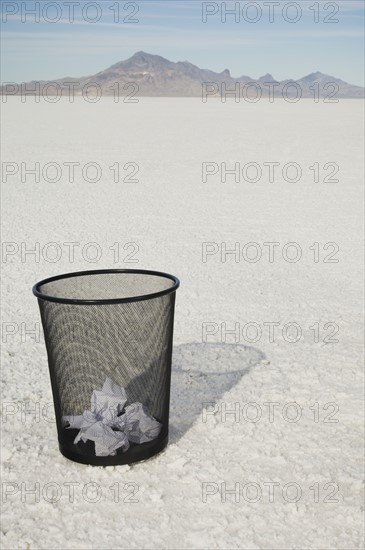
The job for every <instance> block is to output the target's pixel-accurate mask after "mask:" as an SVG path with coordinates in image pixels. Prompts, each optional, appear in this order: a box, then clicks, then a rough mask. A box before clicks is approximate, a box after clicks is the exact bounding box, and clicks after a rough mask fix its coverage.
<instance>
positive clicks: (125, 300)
mask: <svg viewBox="0 0 365 550" xmlns="http://www.w3.org/2000/svg"><path fill="white" fill-rule="evenodd" d="M108 273H121V274H122V273H129V274H132V273H133V274H140V275H154V276H156V277H164V278H166V279H170V280H171V281H173V282H174V284H173V285H172V286H171V287H169V288H166V289H165V290H161V291H159V292H153V293H150V294H142V295H139V296H130V297H125V298H108V299H94V300H82V299H79V298H60V297H57V296H49V295H47V294H44V293H43V292H41V291H40V290H39V288H40V287H41V286H42V285H45V284H47V283H51V282H53V281H59V280H62V279H70V278H72V277H82V276H84V275H105V274H108ZM179 286H180V280H179V279H178V278H177V277H175V275H170V274H169V273H164V272H163V271H151V270H148V269H95V270H91V271H74V272H72V273H63V274H62V275H55V276H53V277H48V278H47V279H42V280H41V281H38V283H36V284H35V285H34V286H33V287H32V292H33V294H34V296H36V297H37V298H38V299H40V300H45V301H47V302H56V303H59V304H74V305H98V304H100V305H102V304H125V303H129V302H141V301H144V300H152V299H153V298H160V297H161V296H166V295H167V294H171V293H172V292H175V291H176V290H177V289H178V288H179Z"/></svg>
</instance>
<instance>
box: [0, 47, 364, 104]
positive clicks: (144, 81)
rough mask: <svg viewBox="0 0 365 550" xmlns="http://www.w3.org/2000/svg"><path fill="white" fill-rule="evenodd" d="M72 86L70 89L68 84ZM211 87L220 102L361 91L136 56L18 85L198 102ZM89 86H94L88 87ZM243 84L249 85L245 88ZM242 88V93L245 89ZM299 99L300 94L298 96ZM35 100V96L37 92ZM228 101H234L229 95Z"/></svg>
mask: <svg viewBox="0 0 365 550" xmlns="http://www.w3.org/2000/svg"><path fill="white" fill-rule="evenodd" d="M70 83H72V85H71V84H70ZM207 83H210V87H209V90H210V92H211V96H212V97H213V96H214V97H220V95H221V92H222V90H225V89H226V90H227V91H229V90H235V89H237V90H238V91H239V93H240V97H255V96H256V95H257V93H259V94H262V96H263V97H268V96H269V94H270V89H271V94H272V93H273V91H274V94H275V96H274V97H275V98H277V97H282V94H285V95H286V96H287V97H293V98H294V97H296V96H297V95H298V94H299V97H310V98H313V97H328V98H330V97H331V96H332V95H333V97H335V98H362V97H364V88H361V87H359V86H353V85H351V84H348V83H347V82H344V81H343V80H340V79H338V78H335V77H332V76H329V75H325V74H323V73H320V72H316V73H311V74H310V75H307V76H305V77H303V78H301V79H300V80H297V81H294V80H283V81H281V82H280V81H276V80H275V79H274V78H273V76H272V75H271V74H266V75H264V76H262V77H261V78H259V79H257V80H255V79H253V78H250V77H249V76H241V77H238V78H235V77H232V76H231V74H230V72H229V70H228V69H225V70H224V71H222V72H221V73H216V72H214V71H210V70H208V69H200V68H199V67H197V66H196V65H193V64H192V63H190V62H189V61H178V62H177V63H174V62H173V61H169V60H168V59H165V58H164V57H161V56H159V55H151V54H148V53H145V52H137V53H135V54H134V55H133V56H132V57H130V58H129V59H126V60H125V61H119V62H118V63H115V65H112V66H111V67H109V68H108V69H105V70H104V71H101V72H99V73H96V74H95V75H92V76H87V77H81V78H74V77H72V78H61V79H58V80H54V81H39V83H36V81H32V82H28V83H25V84H24V83H23V86H26V87H27V88H29V89H30V88H31V86H33V88H34V87H35V86H36V84H38V87H39V88H38V89H39V93H40V95H42V94H43V95H55V94H56V93H57V91H56V90H58V93H60V91H62V94H63V95H69V93H70V89H72V88H73V89H74V93H75V94H76V95H81V94H82V93H85V87H87V85H89V87H88V88H87V90H88V93H89V94H90V96H91V95H92V94H93V93H94V95H95V94H96V89H98V90H99V94H100V90H101V93H102V95H111V96H112V95H120V96H126V95H129V96H131V97H133V96H135V97H138V96H151V97H165V96H173V97H174V96H175V97H179V96H180V97H195V96H198V97H201V96H202V88H203V86H204V87H206V85H207ZM93 84H95V85H96V87H95V86H92V85H93ZM248 84H250V85H249V86H248ZM17 86H18V88H16V87H13V88H10V87H9V86H8V87H6V86H5V85H3V86H2V87H1V88H0V93H1V94H2V95H16V94H20V93H22V88H21V85H17ZM244 88H245V89H244ZM300 94H301V95H300ZM37 95H38V92H37ZM227 97H233V95H232V94H230V95H227Z"/></svg>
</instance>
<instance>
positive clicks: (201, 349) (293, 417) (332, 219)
mask: <svg viewBox="0 0 365 550" xmlns="http://www.w3.org/2000/svg"><path fill="white" fill-rule="evenodd" d="M2 107H3V125H2V132H3V134H4V135H7V141H6V142H5V144H4V145H3V162H7V163H10V162H12V163H17V166H18V171H17V173H15V174H14V175H9V177H8V178H7V180H6V181H5V180H4V181H3V183H2V198H3V203H2V204H3V206H2V208H3V234H2V238H3V241H4V242H5V243H7V244H5V245H4V246H5V248H4V249H3V258H2V260H3V262H2V268H3V283H2V291H3V305H2V322H3V325H2V326H3V341H4V343H3V371H2V386H3V398H4V402H5V408H4V410H3V420H2V432H3V443H2V445H3V451H2V459H3V474H2V478H3V483H5V485H3V491H4V496H3V500H5V502H4V503H3V507H4V512H3V527H2V529H3V535H2V537H3V547H4V548H7V549H10V548H11V549H13V548H31V549H33V548H34V549H36V548H37V549H38V548H39V549H58V548H67V549H78V548H82V549H98V548H135V549H161V548H163V549H177V548H179V549H203V548H204V549H206V548H216V549H238V548H239V549H258V548H260V549H303V548H305V549H316V550H317V549H326V550H327V549H330V548H331V549H332V548H338V549H341V550H344V549H353V548H361V547H362V535H363V527H362V508H361V506H362V492H361V491H362V489H361V487H362V426H363V408H362V384H363V381H362V377H361V369H362V361H361V356H362V326H361V322H362V276H363V273H362V247H361V242H362V200H363V181H362V174H363V170H362V160H361V159H362V156H361V153H362V149H363V142H362V122H361V119H362V114H363V113H362V110H363V107H362V103H361V102H360V101H345V100H342V101H340V102H339V103H337V104H323V103H318V104H316V103H314V102H313V101H311V100H302V101H299V102H298V103H295V104H290V103H287V102H285V101H275V102H274V103H269V102H268V101H266V100H265V101H259V102H258V103H256V104H248V103H245V102H241V103H235V102H233V101H227V103H221V102H219V101H213V100H212V101H208V102H207V103H206V104H203V103H202V102H201V101H200V100H199V99H141V100H140V101H139V102H138V103H135V104H133V103H132V104H127V103H123V102H120V103H114V101H113V99H112V98H102V99H101V100H100V101H99V102H97V103H94V104H91V103H88V102H86V101H85V100H83V99H82V98H78V99H77V100H76V101H75V103H73V104H71V103H69V101H68V99H63V100H62V101H60V102H58V103H55V104H51V103H47V102H46V101H44V100H41V101H40V103H35V102H34V100H33V99H31V98H28V99H27V101H26V102H25V103H21V101H20V99H19V98H9V100H8V101H7V102H6V103H4V104H3V106H2ZM22 162H23V163H25V164H24V168H27V169H31V168H32V167H33V168H34V163H36V162H39V163H40V170H41V171H42V170H43V169H45V165H47V163H52V162H55V163H58V164H59V166H60V167H61V172H60V174H58V176H59V179H58V181H55V182H52V181H50V179H52V177H55V174H56V172H52V166H48V169H49V172H47V171H46V172H45V175H46V177H44V175H43V176H42V175H41V176H40V181H39V182H36V181H35V179H34V176H32V175H29V174H28V175H27V174H23V180H24V181H22V174H21V172H22V170H21V166H20V163H22ZM70 162H76V163H79V166H76V165H75V177H74V181H69V180H70V178H69V174H68V169H67V165H65V164H64V163H70ZM89 162H94V163H98V164H99V165H100V169H101V171H102V175H101V177H100V180H99V181H97V182H90V181H85V180H84V179H83V178H82V171H81V168H84V167H85V165H86V164H87V163H89ZM207 162H208V163H212V164H210V166H209V169H210V170H213V171H215V170H217V169H219V170H220V164H221V163H223V162H226V163H227V168H232V167H233V165H234V163H240V166H239V168H240V169H244V170H245V169H246V168H247V167H246V168H245V165H246V164H247V163H250V162H255V163H257V164H258V165H259V166H260V167H261V168H263V173H262V177H261V179H260V180H259V181H257V182H253V181H247V179H251V180H253V178H254V172H249V175H248V177H246V176H247V174H246V175H245V178H244V177H243V176H242V174H241V175H239V176H238V178H237V179H238V180H239V181H235V177H234V176H232V175H227V178H226V181H225V182H224V181H222V178H221V174H220V173H217V174H215V175H213V176H209V177H207V181H205V182H204V181H202V165H203V163H207ZM268 162H277V163H280V166H279V168H278V170H279V173H278V174H277V173H276V175H275V178H274V181H272V182H270V181H268V173H267V172H266V171H265V166H264V164H263V163H268ZM291 162H295V163H297V164H298V165H299V166H300V167H301V170H302V176H301V178H300V179H299V180H298V181H297V182H293V181H292V182H290V181H286V180H285V177H286V179H287V180H288V179H290V178H292V179H294V176H295V173H294V172H290V170H291V168H290V167H287V168H288V170H289V171H288V172H287V173H286V174H285V177H283V174H282V168H283V167H284V165H285V164H287V163H291ZM115 163H120V179H121V180H124V179H125V178H126V176H127V175H128V174H131V173H132V171H135V170H136V169H137V168H138V173H137V174H136V175H134V176H132V179H136V180H138V181H136V182H131V181H129V180H128V178H127V181H119V182H115V181H114V175H115V171H114V172H113V170H111V169H110V168H109V167H110V166H113V165H114V166H115ZM128 163H135V164H136V165H138V166H137V167H136V166H135V164H128ZM315 163H318V165H317V167H320V168H319V174H318V177H315V175H314V174H315V173H314V170H315V168H312V169H310V167H311V166H312V167H313V166H314V165H315ZM327 163H336V165H337V166H338V173H337V175H334V176H333V177H332V180H333V179H334V180H336V179H337V180H338V181H324V178H325V177H326V176H331V173H332V172H333V169H334V167H333V165H327V167H326V169H325V168H324V166H325V165H326V164H327ZM126 165H127V166H126ZM9 166H10V165H8V164H7V165H6V168H5V169H6V170H7V171H9V170H10V171H11V170H14V171H16V170H17V166H16V165H12V166H13V168H11V167H10V168H9ZM46 168H47V167H46ZM256 168H257V167H256ZM251 169H252V170H255V166H251ZM53 170H54V166H53ZM114 170H115V169H114ZM23 171H24V170H23ZM95 174H96V172H94V173H93V172H92V168H90V172H87V177H88V178H89V179H92V178H93V177H94V176H95ZM56 175H57V174H56ZM58 176H57V177H58ZM95 179H97V174H96V176H95ZM315 179H317V180H318V179H319V181H315ZM70 242H74V243H77V245H76V247H75V249H74V257H73V258H72V256H71V254H70V248H69V245H66V244H65V243H70ZM9 243H10V244H9ZM37 243H39V244H37ZM48 243H56V244H53V245H49V244H48ZM88 243H96V244H94V245H88ZM115 243H119V244H118V245H116V244H115ZM128 243H135V244H132V245H130V244H128ZM203 243H210V244H209V245H204V244H203ZM214 243H215V244H214ZM224 243H225V244H224ZM235 243H238V244H235ZM247 243H255V244H254V245H252V246H251V247H247V246H245V245H247ZM264 243H278V244H276V245H272V246H274V256H272V257H271V261H270V257H269V246H268V245H267V244H266V245H264ZM287 243H296V245H295V246H294V247H293V246H292V245H291V246H287ZM315 243H317V244H315ZM328 243H335V244H332V245H329V244H328ZM204 246H208V251H209V252H211V253H210V254H209V255H208V256H206V257H205V258H204V259H205V260H206V261H203V255H202V250H203V247H204ZM224 246H226V249H227V250H228V249H232V248H234V247H238V248H236V249H237V250H238V254H239V256H235V255H232V254H231V255H227V256H226V257H225V256H224V254H223V257H222V250H223V252H224ZM37 247H39V257H37V256H36V255H34V254H33V255H32V254H25V251H26V250H30V249H36V250H37ZM117 249H118V250H119V257H118V255H117V252H116V250H117ZM4 250H5V253H4ZM22 251H23V253H22ZM260 251H261V256H260ZM256 254H257V261H252V259H254V258H255V256H256ZM296 254H298V258H297V260H298V261H295V262H294V261H290V259H293V258H295V256H296ZM94 258H95V259H96V261H94V262H93V261H92V260H93V259H94ZM222 259H223V260H224V259H225V260H226V261H222ZM133 260H134V261H137V263H131V262H132V261H133ZM250 260H251V261H250ZM334 260H338V261H334ZM109 267H121V268H122V267H124V268H133V267H138V268H143V269H157V270H161V271H167V272H171V273H174V274H176V275H178V276H179V278H180V279H181V288H180V289H179V291H178V293H177V309H176V322H175V342H174V343H175V350H174V361H173V368H174V372H173V383H172V385H173V387H172V405H171V409H172V410H171V437H170V444H169V446H168V448H167V449H166V450H165V451H164V452H163V453H161V454H160V455H158V456H157V457H155V458H153V459H151V460H149V461H148V462H144V463H140V464H135V465H132V466H131V467H128V466H122V467H115V468H114V467H112V468H105V469H103V468H93V467H88V466H83V465H80V464H76V463H73V462H71V461H68V460H67V459H65V458H63V457H62V456H61V454H60V453H59V451H58V448H57V438H56V430H55V425H54V423H52V422H51V420H52V418H51V417H52V413H51V409H48V408H47V405H48V404H49V403H51V402H52V396H51V390H50V383H49V375H48V370H47V362H46V353H45V348H44V342H43V339H42V337H41V336H39V335H38V334H37V332H36V336H35V337H32V335H31V334H28V333H27V331H29V330H32V329H36V330H37V326H36V323H39V320H40V319H39V312H38V307H37V303H36V300H35V298H34V297H33V295H32V293H31V286H32V285H33V284H34V283H35V282H36V281H37V280H40V279H42V278H44V277H47V276H51V275H55V274H59V273H62V272H69V271H77V270H81V269H97V268H109ZM22 323H23V324H22ZM206 323H211V324H210V325H206ZM222 323H226V325H225V326H226V329H227V330H229V329H230V330H232V329H233V328H236V329H237V331H238V333H237V334H236V335H234V334H233V335H232V334H229V333H224V325H222ZM268 323H269V324H270V323H271V327H272V328H273V329H275V332H274V334H273V335H271V337H270V334H269V325H268ZM288 323H295V325H288ZM328 323H329V324H328ZM298 327H299V328H298ZM207 329H208V330H210V332H214V333H215V334H213V335H204V332H203V331H204V330H205V331H206V330H207ZM260 331H261V332H260ZM297 331H299V333H301V337H300V340H298V341H297V342H293V341H292V340H295V339H296V335H297V333H298V332H297ZM243 346H246V347H243ZM205 401H207V402H214V403H215V404H216V406H215V407H214V411H215V414H214V415H213V414H208V415H205V416H204V415H203V409H204V406H203V405H202V402H205ZM236 403H238V407H239V408H240V410H239V415H238V417H237V416H233V415H228V416H226V418H224V415H223V411H224V407H226V409H234V408H235V407H237V405H235V404H236ZM265 403H266V404H268V403H271V404H272V403H276V405H271V406H269V405H264V404H265ZM292 403H296V405H292ZM37 404H38V405H37ZM248 404H250V405H248ZM21 405H22V406H23V409H24V410H25V411H28V414H23V415H22V414H21V408H20V406H21ZM37 406H38V407H39V409H37ZM270 407H274V415H273V416H272V415H270V414H269V409H270ZM31 410H33V411H35V412H34V414H31V413H30V411H31ZM204 410H208V412H211V411H212V410H213V406H211V407H208V408H207V407H205V409H204ZM236 410H237V409H236ZM270 410H271V409H270ZM37 411H38V412H37ZM23 413H24V411H23ZM38 413H39V417H38V416H37V415H38ZM274 482H275V485H273V483H274ZM11 483H13V485H11ZM22 483H23V485H22ZM37 483H38V485H36V484H37ZM70 483H74V485H73V487H74V489H73V497H72V496H70V495H71V493H72V490H71V488H70V487H71V486H70ZM89 484H94V485H89ZM207 484H209V485H207ZM270 484H271V485H270ZM32 488H33V489H35V490H36V493H35V495H34V494H33V495H32V494H28V493H27V492H26V490H28V489H32ZM117 488H118V489H119V494H118V493H117ZM234 488H236V489H237V491H238V492H237V495H234V494H229V493H227V494H226V495H224V490H225V489H226V490H230V489H234ZM270 488H271V489H270ZM272 491H273V492H272ZM132 493H133V495H134V496H131V495H132ZM225 496H226V498H224V497H225ZM50 501H51V502H50ZM52 501H53V502H52ZM93 501H94V502H93ZM131 501H132V502H131Z"/></svg>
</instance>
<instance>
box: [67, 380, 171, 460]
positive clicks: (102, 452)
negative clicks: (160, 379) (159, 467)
mask: <svg viewBox="0 0 365 550" xmlns="http://www.w3.org/2000/svg"><path fill="white" fill-rule="evenodd" d="M126 403H127V394H126V391H125V389H124V388H122V387H121V386H118V384H115V383H114V382H113V381H112V380H111V379H110V378H107V379H106V380H105V382H104V385H103V389H102V390H94V391H93V393H92V395H91V406H90V410H87V411H84V413H83V414H82V415H79V416H63V417H62V421H63V424H64V425H66V424H69V426H67V428H73V429H77V430H80V431H79V433H78V434H77V436H76V437H75V439H74V443H75V444H76V443H78V442H79V441H84V442H86V441H87V440H90V441H94V442H95V454H96V456H109V455H112V456H114V455H115V454H116V452H117V449H119V448H121V450H122V452H123V453H124V452H125V451H127V450H128V449H129V442H130V441H131V442H132V443H146V442H147V441H152V440H153V439H155V438H156V437H157V436H158V435H159V433H160V431H161V428H162V425H161V423H160V422H158V420H156V419H155V418H154V417H153V416H151V415H150V414H149V413H148V411H147V409H146V408H145V407H144V405H142V403H132V404H131V405H128V406H126ZM123 411H124V412H123ZM121 413H122V414H121Z"/></svg>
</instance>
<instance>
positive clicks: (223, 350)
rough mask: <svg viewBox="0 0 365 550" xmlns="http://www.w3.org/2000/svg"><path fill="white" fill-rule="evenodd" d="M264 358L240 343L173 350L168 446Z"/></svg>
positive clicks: (258, 352) (177, 439) (190, 346)
mask: <svg viewBox="0 0 365 550" xmlns="http://www.w3.org/2000/svg"><path fill="white" fill-rule="evenodd" d="M265 359H266V356H265V355H264V353H263V352H261V351H260V350H258V349H256V348H253V347H249V346H244V345H240V344H222V343H190V344H182V345H179V346H176V347H174V352H173V360H172V376H171V397H170V430H169V431H170V436H169V441H170V443H177V442H178V441H179V440H180V439H181V438H182V437H183V436H184V434H185V433H186V432H187V431H188V430H189V429H190V428H191V427H192V425H193V424H194V422H195V421H196V420H197V419H198V418H199V417H200V416H201V414H202V411H203V408H204V403H217V402H218V401H219V400H220V399H221V398H222V396H223V394H224V393H225V392H227V391H229V390H231V389H232V388H233V387H234V386H236V384H238V383H239V382H240V380H241V379H242V377H243V376H245V375H246V374H247V373H248V372H249V371H250V370H251V369H252V368H254V367H255V366H256V365H258V364H259V363H261V362H262V361H263V360H265Z"/></svg>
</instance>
